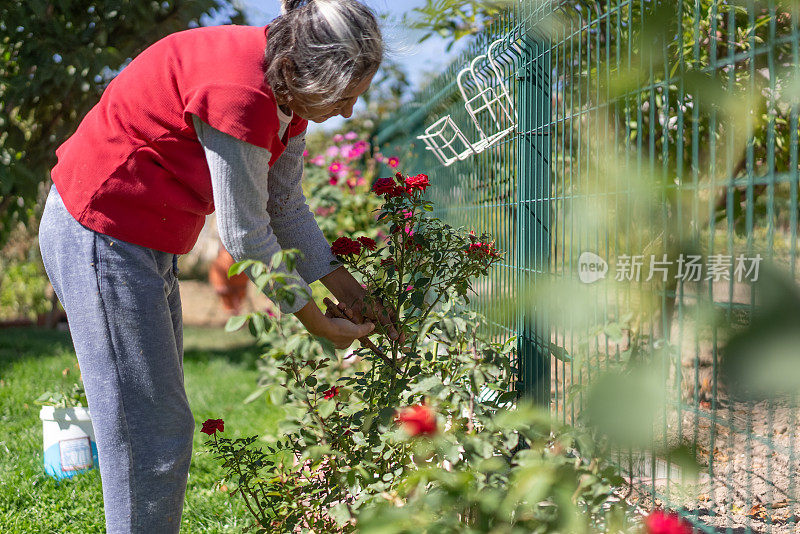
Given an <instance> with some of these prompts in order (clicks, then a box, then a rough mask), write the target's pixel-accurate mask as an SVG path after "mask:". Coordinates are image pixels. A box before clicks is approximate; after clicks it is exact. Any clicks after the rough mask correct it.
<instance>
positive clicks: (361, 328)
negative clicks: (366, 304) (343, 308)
mask: <svg viewBox="0 0 800 534" xmlns="http://www.w3.org/2000/svg"><path fill="white" fill-rule="evenodd" d="M326 319H327V320H328V321H329V324H328V325H327V326H326V327H325V333H323V334H321V336H322V337H324V338H325V339H328V340H330V342H331V343H333V346H334V347H336V348H337V349H346V348H347V347H349V346H350V345H352V344H353V341H355V340H356V339H358V338H360V337H364V336H367V335H369V334H370V332H372V331H373V330H375V325H374V324H372V323H369V322H367V323H362V324H356V323H353V322H350V321H348V320H347V319H339V318H337V317H332V318H331V317H326Z"/></svg>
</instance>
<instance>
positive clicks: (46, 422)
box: [39, 406, 97, 479]
mask: <svg viewBox="0 0 800 534" xmlns="http://www.w3.org/2000/svg"><path fill="white" fill-rule="evenodd" d="M39 419H41V420H42V438H43V445H44V470H45V472H46V473H47V474H48V475H50V476H52V477H55V478H58V479H62V478H72V476H74V475H75V474H76V473H81V472H83V471H87V470H89V469H94V468H95V467H97V444H96V443H95V441H94V429H93V428H92V419H91V416H90V415H89V409H88V408H56V407H54V406H42V409H41V411H40V412H39Z"/></svg>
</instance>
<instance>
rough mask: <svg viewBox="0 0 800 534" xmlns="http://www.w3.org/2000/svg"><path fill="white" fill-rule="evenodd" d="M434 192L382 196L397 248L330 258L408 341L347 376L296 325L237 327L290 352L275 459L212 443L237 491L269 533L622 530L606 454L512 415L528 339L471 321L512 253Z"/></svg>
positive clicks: (269, 356) (389, 189)
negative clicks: (481, 287) (450, 215)
mask: <svg viewBox="0 0 800 534" xmlns="http://www.w3.org/2000/svg"><path fill="white" fill-rule="evenodd" d="M429 186H430V180H429V178H428V177H427V176H426V175H424V174H418V175H415V176H405V175H403V174H400V173H398V174H396V175H395V176H393V177H391V178H385V179H381V180H378V181H376V182H375V184H374V186H373V188H372V190H373V193H374V194H375V196H376V197H382V200H383V202H382V203H381V204H379V208H378V210H377V216H376V219H377V222H378V223H379V224H384V225H385V228H386V229H387V235H386V236H385V237H384V238H383V239H378V240H377V241H376V240H375V239H372V238H369V237H367V236H363V235H361V236H339V237H337V239H336V240H335V241H334V242H333V244H332V247H331V249H332V251H333V252H334V254H336V255H337V257H338V259H339V260H340V261H341V262H343V263H344V264H345V265H346V266H347V267H348V269H349V270H350V271H351V272H353V273H354V275H356V276H357V277H359V278H360V280H361V282H362V284H363V285H364V287H365V288H366V291H367V294H368V297H367V299H366V302H365V303H364V305H365V307H366V308H369V307H371V306H373V305H375V304H377V303H380V304H381V305H382V306H384V307H386V308H388V309H393V310H395V311H396V312H397V320H396V327H397V329H398V331H400V332H402V334H403V335H401V336H400V337H399V338H398V339H396V340H391V339H390V338H389V337H388V335H386V331H385V329H384V327H383V326H382V325H380V324H378V325H376V331H375V333H374V334H373V335H372V338H371V341H372V343H371V344H369V346H368V347H360V348H357V349H356V350H355V352H354V355H355V358H353V359H351V360H348V361H345V360H344V359H342V358H340V357H338V356H337V354H336V353H335V351H334V350H333V348H332V347H331V346H330V344H328V343H327V342H325V341H324V340H320V339H315V338H313V337H311V336H310V335H308V334H307V333H305V332H302V331H299V330H296V329H294V327H293V326H291V323H286V322H283V321H279V320H274V319H273V318H269V317H267V316H265V315H263V314H258V313H254V314H249V315H247V316H243V317H238V318H233V319H231V323H230V327H231V328H238V327H240V326H242V325H243V324H244V323H245V322H247V323H248V324H249V326H250V329H251V332H253V333H254V334H255V335H256V336H258V337H259V339H260V340H261V341H269V340H271V339H283V342H282V343H276V344H274V345H271V346H270V348H269V350H268V351H267V353H266V354H265V358H264V360H263V364H262V365H263V369H264V376H265V380H264V382H263V383H262V386H263V387H264V389H265V391H267V392H268V394H267V399H268V401H269V402H274V403H276V404H279V405H281V406H282V407H283V409H284V413H285V417H284V419H283V420H282V421H281V422H280V424H279V427H278V434H279V436H277V437H273V440H272V443H271V444H268V445H265V446H264V447H263V448H258V447H256V446H255V441H256V438H255V437H253V438H244V439H237V440H228V439H225V438H218V437H217V435H216V432H214V433H213V435H212V437H213V439H211V440H209V445H210V446H211V447H212V449H214V451H215V452H216V454H217V457H218V458H220V460H221V461H222V462H223V467H224V468H225V469H226V478H227V479H228V482H227V484H228V485H229V486H230V485H232V484H238V487H237V488H236V490H234V492H239V493H240V494H241V495H242V497H243V498H244V499H245V500H246V502H247V503H248V509H249V510H250V511H251V512H252V513H253V516H254V519H255V521H256V525H257V527H258V529H259V530H258V531H260V532H295V531H314V532H352V531H355V530H356V529H358V530H363V531H369V530H370V529H373V528H377V527H376V525H378V524H379V523H381V524H382V525H383V527H382V528H385V526H386V523H385V521H383V522H382V520H381V518H384V519H385V518H386V517H388V516H402V517H404V518H405V519H403V520H402V521H401V520H398V521H397V522H396V523H393V524H394V525H395V526H396V527H397V529H395V530H391V531H396V532H426V531H427V532H443V531H453V532H455V531H464V527H465V526H469V528H471V529H473V531H475V532H488V531H489V530H491V529H490V528H489V527H491V526H492V525H495V524H496V525H507V526H508V527H509V528H512V527H515V526H520V527H525V528H527V527H529V526H533V525H537V527H536V529H535V530H525V531H526V532H527V531H537V532H555V531H559V529H562V530H560V531H564V530H563V527H564V526H565V525H567V524H569V525H573V526H575V525H577V526H580V527H581V529H588V528H589V527H590V526H592V527H597V526H598V525H600V526H603V525H612V524H613V522H612V521H611V520H610V519H609V517H612V516H613V515H614V514H616V513H618V509H619V505H618V504H616V503H615V502H612V501H611V499H610V494H611V490H612V487H613V485H614V484H619V483H620V482H621V480H620V479H619V478H618V477H616V475H615V473H614V472H613V470H611V469H610V468H609V467H607V466H606V465H605V464H604V463H603V462H602V461H600V460H599V459H598V457H599V456H600V455H599V449H598V448H597V447H596V445H595V441H594V440H593V439H590V438H588V437H586V436H585V435H582V434H578V433H577V432H575V433H570V432H572V431H568V430H569V429H563V431H561V429H559V433H558V434H555V435H554V434H552V433H551V426H550V425H551V422H550V421H549V419H548V418H547V416H546V414H542V413H539V412H537V411H535V410H532V409H527V408H523V407H519V406H518V407H513V406H512V403H513V402H515V400H516V397H517V395H516V392H515V391H514V367H513V366H512V365H511V351H512V349H513V348H514V346H515V344H514V340H513V339H508V340H505V341H502V342H501V341H498V340H497V339H495V338H493V337H492V336H490V335H488V334H487V333H486V329H485V328H482V327H481V325H482V322H483V319H482V318H481V317H480V316H479V315H478V314H476V313H474V312H470V311H468V310H467V309H466V307H465V305H467V304H469V293H470V290H471V284H472V281H473V280H474V279H475V278H477V277H479V276H483V275H486V274H487V273H488V270H489V269H490V268H491V267H492V265H493V264H494V263H496V262H498V261H500V259H501V258H502V254H501V253H500V252H498V251H497V250H495V248H494V246H493V244H492V241H491V238H490V236H488V235H485V234H484V235H480V236H478V235H476V234H475V233H474V232H469V233H468V232H466V231H465V230H463V229H455V228H452V227H451V226H449V225H447V224H445V223H444V222H442V221H440V220H438V219H436V218H433V217H431V216H430V215H429V213H430V212H431V211H432V210H433V206H432V204H431V203H430V202H429V201H427V200H426V199H425V198H424V196H423V193H424V192H425V190H426V188H427V187H429ZM283 257H284V258H289V259H290V258H291V257H292V254H291V253H289V252H286V253H284V255H283ZM244 264H247V262H244V263H243V265H244ZM251 264H252V262H251ZM254 267H255V266H254ZM261 267H262V268H261V269H259V275H260V276H259V277H258V278H257V279H256V282H257V284H259V285H260V286H261V288H262V289H264V288H267V287H273V286H272V285H270V284H274V283H275V282H276V280H274V279H273V276H277V275H273V274H272V273H271V271H270V270H268V269H267V268H266V266H261ZM241 268H242V267H241V266H239V267H237V268H234V269H232V272H236V271H237V270H238V269H241ZM287 282H288V281H287ZM362 311H365V310H362ZM487 499H488V500H487ZM489 500H491V502H489ZM399 505H403V506H402V507H398V506H399ZM417 512H419V513H417ZM387 514H388V515H387ZM576 528H577V527H576ZM581 529H579V530H574V532H579V531H580V530H581ZM512 530H513V529H512ZM512 530H508V529H506V530H500V531H504V532H506V531H507V532H511V531H512ZM384 531H385V530H384Z"/></svg>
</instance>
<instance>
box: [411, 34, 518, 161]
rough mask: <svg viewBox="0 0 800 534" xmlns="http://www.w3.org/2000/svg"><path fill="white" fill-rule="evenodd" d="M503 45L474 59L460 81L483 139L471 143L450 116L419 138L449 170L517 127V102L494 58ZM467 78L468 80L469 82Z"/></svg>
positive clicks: (468, 111) (473, 119) (459, 84)
mask: <svg viewBox="0 0 800 534" xmlns="http://www.w3.org/2000/svg"><path fill="white" fill-rule="evenodd" d="M502 42H503V39H498V40H496V41H494V42H493V43H492V44H491V45H489V48H488V50H487V51H486V54H481V55H480V56H478V57H476V58H475V59H473V60H472V61H471V62H470V63H469V65H468V66H467V67H465V68H464V69H462V70H461V72H459V73H458V76H457V78H456V83H457V84H458V90H459V91H460V92H461V97H462V98H463V99H464V107H465V108H466V110H467V113H469V116H470V118H471V119H472V122H473V123H474V124H475V128H476V130H477V132H478V135H479V136H480V138H479V139H478V140H477V141H475V142H474V143H473V142H470V140H469V139H468V138H467V136H466V135H464V132H463V131H462V130H461V128H459V127H458V125H457V124H456V123H455V121H453V119H452V117H451V116H450V115H445V116H444V117H442V118H441V119H439V120H437V121H436V122H434V123H433V124H431V125H430V126H428V127H427V128H426V129H425V133H424V134H422V135H420V136H417V139H421V140H422V141H423V142H424V143H425V148H426V149H427V150H430V151H432V152H433V153H434V155H435V156H436V157H437V159H438V160H439V161H440V162H441V163H442V165H444V166H445V167H448V166H450V165H452V164H453V163H455V162H456V161H463V160H465V159H467V158H468V157H470V156H471V155H473V154H479V153H480V152H483V151H484V150H486V149H487V148H489V147H490V146H492V145H494V144H496V143H497V142H499V141H500V139H502V138H503V137H505V136H506V135H508V134H509V133H511V132H513V131H514V130H515V129H516V127H517V112H516V109H514V102H513V101H512V100H511V96H510V95H509V94H508V89H507V88H506V86H505V83H503V77H502V75H501V73H500V68H499V67H498V66H497V62H496V61H495V58H494V55H493V53H494V50H495V47H496V46H497V45H498V44H500V43H502ZM482 63H483V64H482ZM487 66H488V68H487ZM465 79H468V81H467V82H466V83H465ZM481 122H483V126H481Z"/></svg>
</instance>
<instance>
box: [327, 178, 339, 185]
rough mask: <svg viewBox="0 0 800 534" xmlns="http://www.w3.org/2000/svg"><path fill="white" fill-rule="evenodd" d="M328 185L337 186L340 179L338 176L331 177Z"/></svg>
mask: <svg viewBox="0 0 800 534" xmlns="http://www.w3.org/2000/svg"><path fill="white" fill-rule="evenodd" d="M328 183H329V184H331V185H336V184H338V183H339V179H338V178H337V177H336V176H331V177H330V178H329V179H328Z"/></svg>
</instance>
